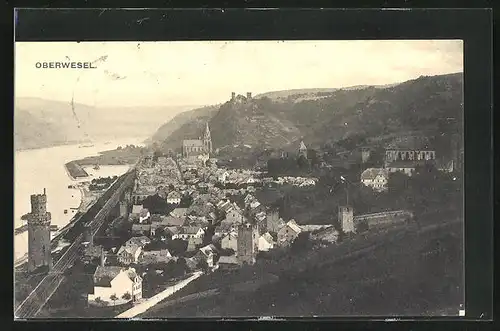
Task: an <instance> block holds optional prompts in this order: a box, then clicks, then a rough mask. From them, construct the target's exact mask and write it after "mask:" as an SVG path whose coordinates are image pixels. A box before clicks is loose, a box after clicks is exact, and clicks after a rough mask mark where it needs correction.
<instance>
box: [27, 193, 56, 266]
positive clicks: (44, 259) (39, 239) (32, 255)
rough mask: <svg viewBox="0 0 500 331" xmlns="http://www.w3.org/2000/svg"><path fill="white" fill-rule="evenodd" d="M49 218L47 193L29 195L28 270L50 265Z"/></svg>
mask: <svg viewBox="0 0 500 331" xmlns="http://www.w3.org/2000/svg"><path fill="white" fill-rule="evenodd" d="M50 219H51V215H50V213H48V212H47V195H46V194H45V189H43V194H32V195H31V213H30V215H29V218H28V271H29V272H32V271H34V270H35V269H37V268H39V267H42V266H47V267H48V268H49V269H50V268H51V267H52V257H51V255H50V253H51V249H50Z"/></svg>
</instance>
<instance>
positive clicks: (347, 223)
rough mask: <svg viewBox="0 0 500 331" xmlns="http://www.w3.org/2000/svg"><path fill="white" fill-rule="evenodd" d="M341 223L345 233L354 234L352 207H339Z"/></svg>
mask: <svg viewBox="0 0 500 331" xmlns="http://www.w3.org/2000/svg"><path fill="white" fill-rule="evenodd" d="M339 223H340V226H341V227H342V231H343V232H344V233H354V232H356V231H355V228H354V209H353V208H352V207H351V206H340V207H339Z"/></svg>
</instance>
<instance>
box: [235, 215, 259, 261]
mask: <svg viewBox="0 0 500 331" xmlns="http://www.w3.org/2000/svg"><path fill="white" fill-rule="evenodd" d="M237 247H238V249H237V251H238V261H239V262H240V264H254V263H255V257H256V256H257V253H258V252H259V229H258V227H257V226H256V225H252V224H250V223H246V224H242V225H240V226H239V228H238V243H237Z"/></svg>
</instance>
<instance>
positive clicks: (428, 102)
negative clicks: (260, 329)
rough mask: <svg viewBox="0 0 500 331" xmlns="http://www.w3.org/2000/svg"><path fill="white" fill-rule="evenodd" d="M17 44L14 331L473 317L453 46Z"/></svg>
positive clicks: (456, 43)
mask: <svg viewBox="0 0 500 331" xmlns="http://www.w3.org/2000/svg"><path fill="white" fill-rule="evenodd" d="M14 49H15V55H14V60H15V71H14V81H15V84H14V94H15V97H14V147H15V152H14V262H15V263H14V317H15V319H65V318H80V319H89V318H101V319H115V320H116V319H117V320H120V319H124V320H126V319H131V318H134V319H155V320H157V319H172V318H221V317H222V318H232V317H234V318H239V317H244V318H261V319H265V318H299V317H309V318H310V317H359V316H361V317H362V316H421V317H434V316H465V307H464V305H465V302H466V301H465V285H464V284H465V273H464V266H465V262H464V254H465V251H464V250H465V248H464V224H465V223H464V188H463V187H464V180H463V177H464V176H463V173H464V172H463V171H464V169H463V168H464V167H463V165H464V143H463V139H464V134H463V133H464V129H463V125H464V123H463V122H464V120H463V113H464V103H463V98H464V93H463V85H464V84H463V78H464V77H463V71H464V70H463V67H464V63H463V59H464V51H463V49H464V43H463V41H462V40H458V39H456V40H455V39H439V40H438V39H435V40H428V39H425V40H423V39H422V40H415V39H414V40H266V41H262V40H244V41H242V40H238V41H235V40H213V41H209V40H205V41H194V40H191V41H161V42H160V41H158V42H153V41H147V42H143V41H137V42H132V41H106V42H100V41H95V42H94V41H93V42H91V41H82V42H76V41H75V42H69V41H61V42H22V41H18V42H16V43H15V46H14ZM477 272H481V271H480V270H478V271H477Z"/></svg>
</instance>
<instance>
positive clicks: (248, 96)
mask: <svg viewBox="0 0 500 331" xmlns="http://www.w3.org/2000/svg"><path fill="white" fill-rule="evenodd" d="M247 100H252V92H247Z"/></svg>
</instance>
